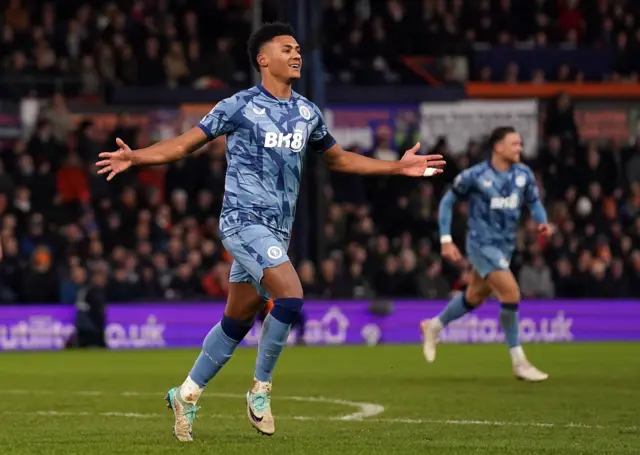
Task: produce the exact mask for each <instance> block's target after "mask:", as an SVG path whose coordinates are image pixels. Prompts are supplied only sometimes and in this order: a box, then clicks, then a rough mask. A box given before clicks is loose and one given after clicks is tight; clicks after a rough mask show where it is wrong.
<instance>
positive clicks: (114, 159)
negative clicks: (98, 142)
mask: <svg viewBox="0 0 640 455" xmlns="http://www.w3.org/2000/svg"><path fill="white" fill-rule="evenodd" d="M116 145H117V146H118V147H119V148H118V150H117V151H115V152H104V153H101V154H100V155H98V156H99V157H100V158H102V160H101V161H98V162H97V163H96V166H98V167H99V168H100V169H99V170H98V174H107V173H108V174H109V175H108V176H107V181H109V180H111V179H113V178H114V177H115V176H116V175H118V174H120V173H121V172H124V171H126V170H127V169H129V168H130V167H131V165H132V164H133V152H132V151H131V149H130V148H129V146H128V145H127V144H125V143H124V141H123V140H122V139H120V138H117V139H116Z"/></svg>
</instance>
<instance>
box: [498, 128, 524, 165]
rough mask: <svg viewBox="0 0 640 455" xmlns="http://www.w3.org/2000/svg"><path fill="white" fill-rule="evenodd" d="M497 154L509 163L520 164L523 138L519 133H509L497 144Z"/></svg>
mask: <svg viewBox="0 0 640 455" xmlns="http://www.w3.org/2000/svg"><path fill="white" fill-rule="evenodd" d="M496 152H497V153H498V154H499V155H500V157H501V158H502V159H504V160H506V161H508V162H509V163H519V162H520V155H521V154H522V138H521V137H520V135H519V134H518V133H509V134H507V135H506V136H505V138H504V139H503V140H502V141H501V142H500V143H498V144H497V147H496Z"/></svg>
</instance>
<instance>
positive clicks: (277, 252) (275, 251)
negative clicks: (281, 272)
mask: <svg viewBox="0 0 640 455" xmlns="http://www.w3.org/2000/svg"><path fill="white" fill-rule="evenodd" d="M267 256H269V257H270V258H271V259H280V258H281V257H282V248H280V247H279V246H270V247H269V248H268V249H267Z"/></svg>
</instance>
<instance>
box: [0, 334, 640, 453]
mask: <svg viewBox="0 0 640 455" xmlns="http://www.w3.org/2000/svg"><path fill="white" fill-rule="evenodd" d="M527 352H528V353H529V356H530V358H531V360H532V361H534V362H535V364H536V365H538V366H539V367H540V368H542V369H543V370H545V371H548V372H549V373H550V375H551V378H550V380H549V381H547V382H546V383H542V384H528V383H523V382H519V381H516V380H515V379H513V377H512V376H511V368H510V364H509V360H508V355H507V352H506V348H504V347H503V346H499V345H492V346H488V345H483V346H480V345H476V346H452V345H445V346H441V347H440V348H439V351H438V360H437V362H436V363H434V364H432V365H428V364H426V363H425V362H424V360H423V358H422V355H421V352H420V348H419V347H418V346H381V347H376V348H368V347H345V348H343V347H334V348H306V347H295V348H289V349H287V350H286V351H285V353H284V355H283V357H282V359H281V360H280V362H279V364H278V369H277V372H276V376H275V378H274V379H275V381H274V395H273V409H274V413H275V415H276V428H277V431H276V434H275V435H274V436H273V437H272V438H267V437H262V436H259V435H258V434H257V433H256V432H255V431H253V429H252V428H251V427H250V424H249V423H248V422H247V421H246V411H245V407H244V399H243V394H244V393H245V392H246V390H247V389H248V387H249V386H250V383H251V379H252V372H253V365H254V361H255V350H252V349H251V350H250V349H240V350H238V351H236V355H235V356H234V358H233V359H232V360H231V361H230V362H229V364H228V365H227V366H226V367H225V369H224V370H223V371H222V373H221V374H220V375H219V376H218V377H217V378H216V379H215V380H214V381H213V382H212V383H211V385H210V387H209V389H208V390H207V391H206V392H205V394H204V396H203V398H202V399H201V402H200V404H201V405H202V409H201V411H200V413H199V415H198V418H197V419H196V424H195V427H194V433H195V438H196V441H194V442H193V443H190V444H181V443H179V442H177V441H176V440H174V439H173V436H172V434H171V425H172V416H171V413H170V412H169V411H168V410H166V409H165V408H164V401H163V397H164V395H165V393H166V391H167V390H168V389H169V388H170V387H171V386H173V385H176V384H179V383H181V382H182V380H183V379H184V376H185V375H186V373H187V372H188V370H189V369H190V367H191V364H192V362H193V360H194V359H195V356H196V354H197V353H196V352H195V351H136V352H132V351H129V352H124V351H121V352H114V351H112V352H96V351H88V352H87V351H85V352H54V353H3V354H0V386H1V390H2V391H4V392H2V397H3V406H2V410H1V411H0V412H1V413H2V414H3V417H2V422H3V424H2V427H1V428H2V429H1V430H0V447H1V449H0V450H1V453H2V454H3V455H14V454H64V455H72V454H83V455H86V454H101V455H103V454H168V453H178V451H179V452H180V453H185V454H218V453H219V454H247V453H257V454H262V453H264V454H276V453H277V454H278V455H288V454H327V455H329V454H331V455H335V454H380V453H397V454H403V455H408V454H421V455H423V454H425V453H436V451H438V452H442V453H446V454H447V455H457V454H483V455H484V454H487V455H489V454H490V455H495V454H498V453H499V454H501V455H509V454H514V455H515V454H517V455H521V454H522V453H536V454H563V455H571V454H576V455H577V454H580V455H583V454H616V455H623V454H638V453H640V344H582V345H530V346H528V347H527ZM123 392H137V393H135V394H131V395H127V394H126V393H124V394H123ZM285 397H286V398H285ZM292 397H293V398H292ZM295 397H300V398H295ZM309 397H311V398H312V397H325V398H327V399H333V401H329V402H323V401H313V400H309V401H307V400H305V399H306V398H309ZM339 400H347V401H350V402H367V403H371V404H376V405H380V406H384V408H385V409H384V411H383V412H381V413H379V414H378V415H375V416H372V417H368V418H364V419H363V420H361V421H359V420H347V421H344V420H338V419H339V418H340V417H344V416H346V415H352V414H353V413H354V412H359V411H360V410H361V408H358V407H357V406H354V405H348V404H345V403H339ZM375 409H376V408H375V407H373V408H371V407H369V408H367V410H368V411H369V412H375ZM372 410H373V411H372ZM378 410H379V408H378ZM129 414H131V415H129Z"/></svg>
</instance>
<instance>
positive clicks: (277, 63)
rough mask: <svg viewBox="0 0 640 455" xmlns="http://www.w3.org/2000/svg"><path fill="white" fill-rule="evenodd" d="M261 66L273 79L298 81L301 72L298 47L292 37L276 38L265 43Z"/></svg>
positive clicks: (300, 56) (300, 58)
mask: <svg viewBox="0 0 640 455" xmlns="http://www.w3.org/2000/svg"><path fill="white" fill-rule="evenodd" d="M261 55H262V57H263V59H264V60H263V63H261V65H262V66H263V67H266V68H267V70H268V71H269V72H270V73H271V74H272V75H273V76H275V77H277V78H279V79H280V78H281V79H288V80H291V79H299V78H300V75H301V71H302V55H300V45H299V44H298V42H297V41H296V39H295V38H294V37H293V36H276V37H275V38H274V39H273V40H271V41H270V42H269V43H267V44H266V45H265V46H264V47H263V49H262V53H261Z"/></svg>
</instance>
